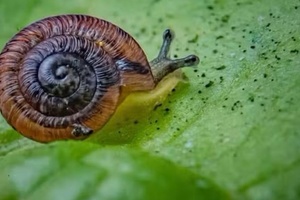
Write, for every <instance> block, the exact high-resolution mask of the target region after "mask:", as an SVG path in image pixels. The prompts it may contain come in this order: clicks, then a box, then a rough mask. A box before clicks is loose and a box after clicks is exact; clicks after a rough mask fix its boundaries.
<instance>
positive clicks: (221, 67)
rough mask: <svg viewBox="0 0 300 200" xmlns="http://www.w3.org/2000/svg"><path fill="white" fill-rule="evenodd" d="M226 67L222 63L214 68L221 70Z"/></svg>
mask: <svg viewBox="0 0 300 200" xmlns="http://www.w3.org/2000/svg"><path fill="white" fill-rule="evenodd" d="M225 68H226V66H225V65H222V66H220V67H216V68H215V69H216V70H223V69H225Z"/></svg>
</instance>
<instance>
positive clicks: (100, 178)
mask: <svg viewBox="0 0 300 200" xmlns="http://www.w3.org/2000/svg"><path fill="white" fill-rule="evenodd" d="M24 158H26V159H24ZM0 167H1V173H0V180H1V184H0V186H1V188H6V190H5V191H6V194H5V193H4V194H5V195H6V197H7V198H9V197H10V198H16V199H20V198H21V199H41V197H43V199H121V198H122V199H168V198H170V199H176V198H177V199H182V198H186V197H188V198H189V199H197V197H200V196H202V197H203V198H206V199H220V198H224V197H226V195H225V194H222V193H221V191H220V190H219V189H218V188H217V186H215V185H214V184H212V183H211V182H210V181H208V180H206V179H204V178H201V177H199V176H197V175H195V174H193V173H191V172H189V171H188V170H186V169H183V168H180V167H177V166H176V165H174V164H173V163H171V162H170V161H167V160H164V159H162V158H157V157H153V156H150V155H149V154H148V153H145V152H142V151H140V150H139V149H134V148H131V149H128V148H122V147H109V148H106V147H102V148H101V147H100V146H99V145H93V144H89V143H84V142H59V143H55V144H53V145H44V146H43V147H39V148H32V149H28V150H25V151H20V152H18V153H14V154H12V155H10V156H6V157H5V158H3V159H2V160H1V164H0ZM2 195H3V194H2Z"/></svg>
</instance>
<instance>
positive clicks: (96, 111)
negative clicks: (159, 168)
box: [0, 15, 155, 142]
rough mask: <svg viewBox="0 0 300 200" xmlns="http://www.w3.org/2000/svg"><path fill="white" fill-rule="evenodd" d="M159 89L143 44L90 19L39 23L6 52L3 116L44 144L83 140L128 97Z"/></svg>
mask: <svg viewBox="0 0 300 200" xmlns="http://www.w3.org/2000/svg"><path fill="white" fill-rule="evenodd" d="M154 87H155V81H154V79H153V75H152V73H151V70H150V67H149V63H148V61H147V58H146V56H145V54H144V52H143V50H142V49H141V48H140V46H139V45H138V44H137V42H136V41H135V40H134V39H133V38H132V37H131V36H130V35H129V34H127V33H126V32H125V31H123V30H122V29H120V28H119V27H117V26H115V25H113V24H111V23H109V22H107V21H104V20H101V19H98V18H95V17H91V16H85V15H62V16H54V17H48V18H45V19H42V20H40V21H37V22H35V23H33V24H31V25H29V26H27V27H26V28H24V29H23V30H21V31H20V32H19V33H17V34H16V35H15V36H14V37H13V38H12V39H11V40H10V41H9V42H8V43H7V44H6V45H5V47H4V49H3V51H2V53H1V54H0V111H1V113H2V115H3V116H4V118H5V119H6V120H7V122H8V123H9V124H10V125H11V126H12V127H14V128H15V129H16V130H17V131H18V132H20V133H22V134H23V135H24V136H26V137H28V138H31V139H33V140H36V141H40V142H49V141H53V140H57V139H83V138H85V137H87V136H88V135H89V134H90V133H92V132H94V131H96V130H99V129H100V128H101V127H102V126H103V125H104V124H105V123H106V122H107V121H108V119H109V118H110V117H111V115H112V114H113V113H114V112H115V110H116V107H117V106H118V104H119V103H120V102H121V100H122V99H123V98H124V96H126V95H127V94H128V93H129V92H131V91H138V90H150V89H153V88H154ZM124 91H126V92H124Z"/></svg>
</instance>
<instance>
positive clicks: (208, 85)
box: [205, 81, 214, 88]
mask: <svg viewBox="0 0 300 200" xmlns="http://www.w3.org/2000/svg"><path fill="white" fill-rule="evenodd" d="M213 84H214V82H213V81H209V82H208V83H207V84H206V85H205V87H206V88H209V87H210V86H212V85H213Z"/></svg>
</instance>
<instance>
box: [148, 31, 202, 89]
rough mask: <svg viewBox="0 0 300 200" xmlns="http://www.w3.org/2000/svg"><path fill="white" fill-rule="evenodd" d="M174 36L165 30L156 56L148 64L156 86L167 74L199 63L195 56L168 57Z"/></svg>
mask: <svg viewBox="0 0 300 200" xmlns="http://www.w3.org/2000/svg"><path fill="white" fill-rule="evenodd" d="M174 37H175V35H174V33H173V32H172V31H171V30H170V29H167V30H165V31H164V33H163V43H162V46H161V48H160V51H159V54H158V56H157V57H156V58H155V59H153V60H152V61H151V62H150V67H151V71H152V74H153V77H154V81H155V83H156V84H157V83H158V82H159V81H160V80H161V79H163V78H164V77H165V76H166V75H168V74H169V73H172V72H173V71H175V70H176V69H179V68H183V67H189V66H195V65H197V64H198V63H199V61H200V60H199V57H198V56H196V55H189V56H186V57H184V58H179V59H174V60H173V59H171V58H170V57H169V53H170V46H171V43H172V41H173V39H174Z"/></svg>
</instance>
